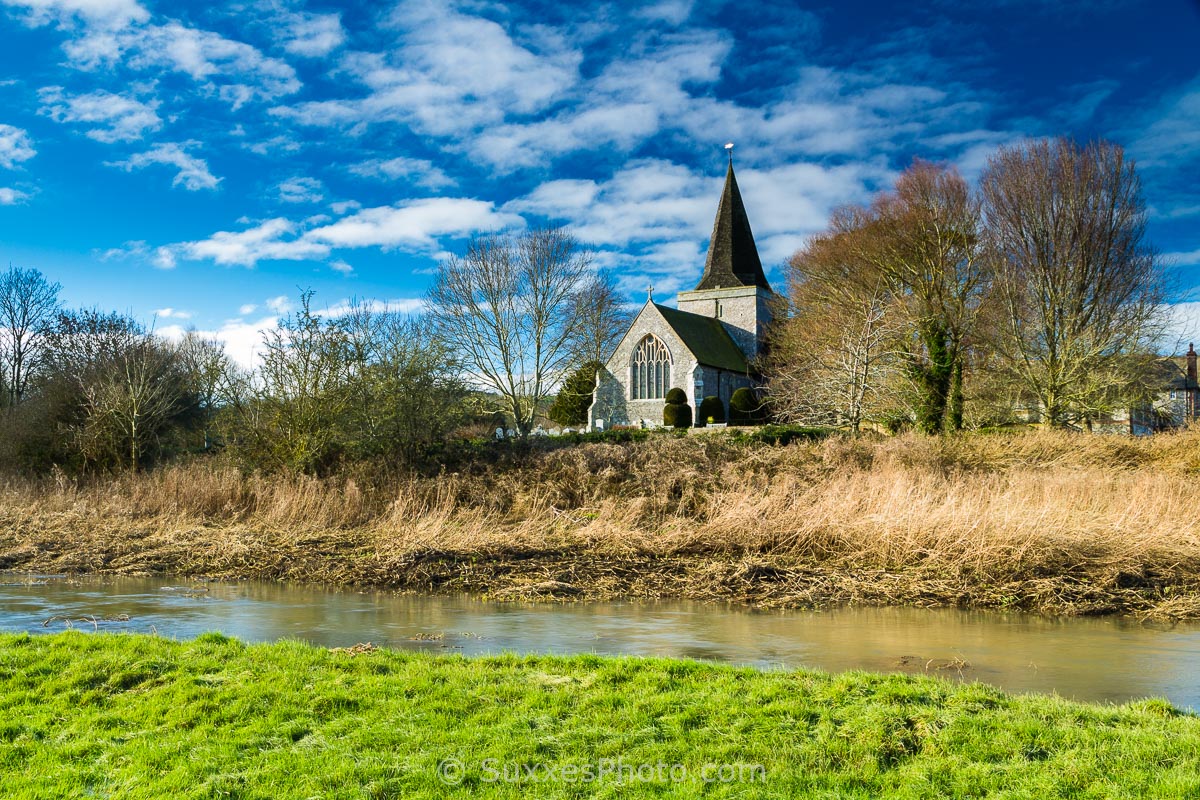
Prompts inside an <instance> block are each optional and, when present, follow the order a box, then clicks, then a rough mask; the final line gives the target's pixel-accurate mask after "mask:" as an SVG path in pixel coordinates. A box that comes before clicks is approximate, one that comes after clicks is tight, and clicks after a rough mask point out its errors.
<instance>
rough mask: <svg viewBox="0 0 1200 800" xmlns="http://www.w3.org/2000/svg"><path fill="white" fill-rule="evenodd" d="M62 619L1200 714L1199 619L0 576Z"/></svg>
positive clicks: (10, 599)
mask: <svg viewBox="0 0 1200 800" xmlns="http://www.w3.org/2000/svg"><path fill="white" fill-rule="evenodd" d="M68 627H71V628H75V629H80V630H86V631H92V630H104V631H126V632H136V633H155V634H158V635H160V636H167V637H173V638H178V639H187V638H190V637H193V636H196V635H198V634H200V633H202V632H205V631H221V632H223V633H225V634H228V635H229V636H234V637H237V638H239V639H242V640H244V641H252V642H261V641H273V640H276V639H281V638H295V639H302V640H305V641H308V642H311V643H313V644H316V645H321V646H325V647H345V646H349V645H353V644H356V643H359V642H372V643H374V644H376V645H379V646H384V647H390V648H395V649H398V650H423V651H431V652H438V653H462V654H464V655H481V654H488V653H504V652H516V653H556V654H571V653H598V654H606V655H639V656H667V657H672V658H695V659H703V660H706V661H713V662H720V663H726V664H742V665H750V666H755V667H759V668H763V669H776V668H801V667H815V668H818V669H823V670H828V671H831V672H838V671H842V670H850V669H864V670H873V671H878V672H912V673H930V674H936V675H941V676H944V677H949V678H952V679H956V680H958V679H962V680H979V681H983V682H986V683H990V684H993V685H995V686H999V687H1001V688H1003V689H1005V690H1007V691H1010V692H1044V693H1049V692H1057V693H1058V694H1060V695H1062V696H1064V697H1069V698H1074V699H1077V700H1088V701H1098V702H1125V701H1127V700H1131V699H1136V698H1143V697H1165V698H1166V699H1168V700H1169V701H1170V702H1172V703H1173V704H1175V705H1177V706H1180V707H1183V708H1190V709H1193V710H1200V681H1198V680H1197V676H1198V675H1200V624H1177V625H1162V624H1141V623H1139V622H1137V621H1134V620H1128V619H1118V618H1070V619H1067V618H1058V619H1053V618H1045V617H1038V616H1034V615H1030V614H1022V613H998V612H972V611H959V610H955V609H912V608H835V609H830V610H827V611H756V610H753V609H748V608H744V607H740V606H732V605H713V604H701V603H688V602H678V601H674V602H652V603H647V602H636V603H634V602H628V603H579V604H527V603H498V602H487V601H484V600H480V599H477V598H472V597H464V596H421V595H393V594H388V593H386V592H374V591H355V590H338V589H325V588H320V587H313V586H294V585H287V584H276V583H252V582H239V583H223V582H205V583H193V582H191V581H187V580H175V581H172V580H169V579H164V578H125V577H112V578H109V577H82V578H80V577H66V576H32V575H17V574H0V630H4V631H29V632H31V633H47V632H54V631H60V630H63V629H65V628H68Z"/></svg>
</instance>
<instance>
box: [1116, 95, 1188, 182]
mask: <svg viewBox="0 0 1200 800" xmlns="http://www.w3.org/2000/svg"><path fill="white" fill-rule="evenodd" d="M1197 120H1200V78H1197V79H1196V80H1194V81H1192V82H1191V84H1190V85H1188V86H1186V87H1184V88H1183V89H1182V90H1180V91H1178V92H1176V93H1175V94H1174V95H1173V96H1171V97H1169V98H1167V99H1165V100H1164V101H1163V102H1162V103H1161V104H1160V105H1159V107H1158V108H1157V109H1155V110H1154V111H1152V112H1151V113H1149V114H1148V115H1147V116H1146V118H1145V124H1144V125H1143V127H1142V129H1141V131H1140V132H1139V133H1138V135H1137V137H1136V139H1135V140H1134V141H1133V143H1132V144H1131V145H1130V148H1129V149H1130V151H1131V152H1132V153H1133V154H1134V155H1135V156H1137V159H1138V166H1141V167H1169V168H1171V169H1177V168H1178V167H1179V165H1180V164H1181V163H1183V162H1187V161H1190V160H1192V159H1194V158H1197V157H1200V135H1198V134H1197V122H1196V121H1197Z"/></svg>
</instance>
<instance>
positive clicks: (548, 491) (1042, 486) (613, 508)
mask: <svg viewBox="0 0 1200 800" xmlns="http://www.w3.org/2000/svg"><path fill="white" fill-rule="evenodd" d="M1197 474H1200V430H1192V431H1186V432H1183V433H1180V434H1175V435H1160V436H1155V437H1149V438H1144V439H1130V438H1128V437H1108V436H1087V435H1081V434H1070V433H1061V432H1029V433H1019V434H1011V435H999V434H997V435H964V436H959V437H942V438H925V437H918V436H903V437H897V438H894V439H879V440H858V441H854V440H849V439H843V438H838V437H835V438H831V439H828V440H826V441H822V442H801V443H794V444H791V445H787V446H777V445H768V444H762V443H755V442H751V441H746V440H743V439H738V438H737V437H736V436H730V435H719V434H713V435H707V436H690V437H685V438H676V437H673V436H670V435H666V434H664V435H659V436H654V437H651V439H650V440H648V441H643V442H631V443H627V444H595V443H593V444H582V445H575V446H571V447H563V448H558V449H554V448H553V443H550V442H543V443H541V444H540V445H536V446H534V447H533V449H532V450H531V451H524V452H523V451H519V450H512V451H510V450H506V449H503V448H492V449H485V450H483V451H481V452H480V453H478V454H477V457H473V458H471V459H468V460H465V461H463V462H461V463H458V464H456V465H453V471H449V470H448V471H447V472H445V473H443V474H440V475H437V476H419V475H412V476H408V475H406V476H391V477H381V476H379V475H372V474H369V473H366V472H364V473H361V474H344V475H341V476H339V477H337V478H330V479H324V480H319V479H315V478H305V477H286V476H260V475H244V474H242V473H240V472H239V471H238V470H237V469H235V468H233V467H232V466H229V465H226V464H223V463H222V462H221V461H220V460H219V459H218V460H210V461H201V462H195V463H191V464H183V465H178V466H174V467H169V468H165V469H161V470H157V471H154V472H151V473H146V474H136V475H124V476H117V477H113V478H107V479H105V478H99V479H94V480H92V481H89V482H82V483H76V482H74V481H70V480H66V479H63V478H60V479H59V480H52V479H47V480H42V481H26V480H9V481H7V482H4V481H3V480H2V479H0V569H13V570H23V571H44V572H68V573H80V572H90V573H123V574H171V575H191V576H212V577H218V578H223V579H230V578H234V579H236V578H257V579H267V580H274V579H278V580H290V581H302V582H319V583H327V584H342V585H348V584H349V585H369V586H376V587H383V588H391V589H397V590H401V591H418V592H470V593H475V594H486V595H489V596H491V597H493V598H537V597H543V598H549V597H552V598H575V599H607V598H628V597H635V598H647V599H650V598H661V597H675V598H687V599H692V600H701V601H704V600H730V601H739V602H746V603H752V604H756V605H759V606H764V607H801V606H813V605H823V604H834V603H871V604H907V605H925V606H932V605H950V606H960V607H974V608H1005V609H1022V610H1028V611H1037V612H1043V613H1053V614H1105V613H1119V614H1131V615H1139V616H1144V617H1156V618H1176V619H1180V618H1195V617H1200V514H1197V513H1196V505H1197V500H1198V495H1200V489H1198V484H1197V481H1196V476H1197Z"/></svg>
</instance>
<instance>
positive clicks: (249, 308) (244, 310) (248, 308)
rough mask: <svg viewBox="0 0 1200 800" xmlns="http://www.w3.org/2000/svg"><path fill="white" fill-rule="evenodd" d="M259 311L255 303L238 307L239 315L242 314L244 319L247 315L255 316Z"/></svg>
mask: <svg viewBox="0 0 1200 800" xmlns="http://www.w3.org/2000/svg"><path fill="white" fill-rule="evenodd" d="M257 310H258V306H257V305H255V304H254V303H246V304H244V305H241V306H238V314H240V315H241V316H243V317H244V316H246V315H247V314H253V313H254V312H255V311H257Z"/></svg>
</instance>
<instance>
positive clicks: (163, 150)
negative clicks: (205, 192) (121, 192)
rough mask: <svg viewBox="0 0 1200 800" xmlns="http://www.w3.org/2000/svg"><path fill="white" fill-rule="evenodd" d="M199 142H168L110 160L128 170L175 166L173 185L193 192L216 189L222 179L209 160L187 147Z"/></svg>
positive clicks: (112, 163) (113, 164) (112, 164)
mask: <svg viewBox="0 0 1200 800" xmlns="http://www.w3.org/2000/svg"><path fill="white" fill-rule="evenodd" d="M198 144H199V142H182V143H176V142H168V143H165V144H158V145H155V146H154V147H152V148H150V150H148V151H146V152H145V153H135V154H134V155H132V156H130V157H129V158H128V159H127V160H125V161H113V162H109V166H111V167H121V168H123V169H124V170H125V171H127V172H132V171H133V170H135V169H144V168H145V167H148V166H151V165H155V164H161V165H164V166H170V167H175V168H176V169H178V170H179V172H178V174H176V176H175V179H174V180H173V181H171V185H172V186H180V185H182V186H183V187H184V188H185V189H187V190H188V191H191V192H196V191H199V190H201V189H216V188H217V184H219V183H220V182H221V179H220V178H218V177H216V176H214V175H213V174H212V173H211V172H209V170H208V162H207V161H205V160H204V159H202V158H197V157H196V156H193V155H192V154H191V153H189V152H187V148H190V147H195V146H196V145H198Z"/></svg>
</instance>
